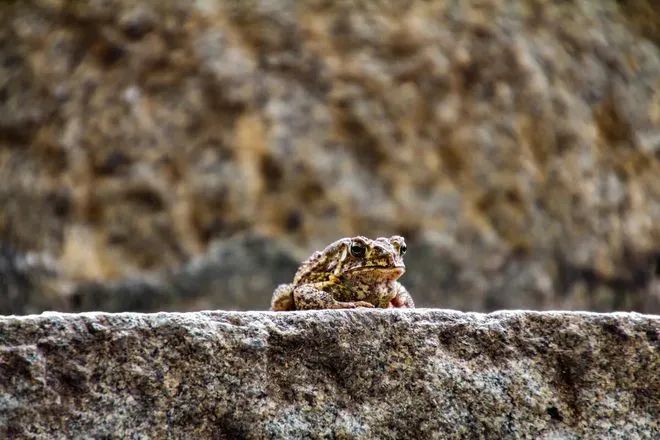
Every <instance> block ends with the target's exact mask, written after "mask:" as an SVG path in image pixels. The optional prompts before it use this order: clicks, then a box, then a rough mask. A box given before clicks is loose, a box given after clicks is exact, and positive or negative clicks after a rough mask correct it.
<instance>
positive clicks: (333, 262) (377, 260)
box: [271, 235, 415, 311]
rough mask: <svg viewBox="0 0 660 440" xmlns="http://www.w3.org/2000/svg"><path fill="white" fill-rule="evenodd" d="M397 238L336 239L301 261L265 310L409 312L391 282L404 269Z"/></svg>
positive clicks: (402, 291) (409, 303)
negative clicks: (363, 308)
mask: <svg viewBox="0 0 660 440" xmlns="http://www.w3.org/2000/svg"><path fill="white" fill-rule="evenodd" d="M405 251H406V243H405V240H404V239H403V237H401V236H398V235H395V236H392V237H390V238H385V237H379V238H377V239H375V240H371V239H369V238H366V237H362V236H359V237H352V238H342V239H340V240H337V241H335V242H334V243H332V244H330V245H328V246H327V247H326V248H325V249H324V250H322V251H321V252H315V253H314V254H313V255H312V256H310V257H309V258H308V259H307V261H305V262H304V263H303V264H302V265H301V266H300V268H299V269H298V271H297V272H296V275H295V276H294V278H293V283H291V284H281V285H280V286H278V287H277V289H275V292H273V299H272V301H271V310H274V311H286V310H311V309H350V308H355V307H378V308H391V307H401V308H412V307H415V304H414V302H413V300H412V297H411V296H410V294H409V293H408V291H407V290H406V288H405V287H403V286H402V285H401V283H399V282H398V281H397V279H398V278H399V277H401V275H403V274H404V272H405V270H406V266H405V264H404V263H403V254H404V253H405Z"/></svg>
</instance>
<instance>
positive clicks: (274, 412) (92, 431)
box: [0, 309, 660, 439]
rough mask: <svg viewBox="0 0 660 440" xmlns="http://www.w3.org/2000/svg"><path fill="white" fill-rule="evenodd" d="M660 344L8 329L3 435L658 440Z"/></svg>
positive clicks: (105, 318)
mask: <svg viewBox="0 0 660 440" xmlns="http://www.w3.org/2000/svg"><path fill="white" fill-rule="evenodd" d="M659 331H660V316H653V315H640V314H636V313H615V314H592V313H572V312H563V313H557V312H545V313H538V312H498V313H493V314H486V315H484V314H477V313H461V312H454V311H446V310H430V309H428V310H420V309H418V310H409V311H400V310H356V311H317V312H290V313H268V312H221V313H218V312H203V313H183V314H182V313H177V314H168V313H159V314H135V313H126V314H104V313H89V314H80V315H67V314H57V313H48V314H44V315H41V316H37V315H32V316H27V317H1V318H0V436H2V438H32V439H57V438H72V437H76V438H147V437H148V438H215V439H224V438H226V439H242V438H245V439H252V438H254V439H269V438H272V439H279V438H290V439H298V438H347V439H372V438H383V439H384V438H443V439H454V438H456V439H458V438H548V439H554V438H561V439H579V438H625V439H632V438H635V439H657V438H658V435H660V431H659V426H658V413H659V412H660V379H659V378H660V375H659V374H658V372H659V370H660V354H659V352H658V349H659V342H658V332H659Z"/></svg>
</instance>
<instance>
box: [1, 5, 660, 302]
mask: <svg viewBox="0 0 660 440" xmlns="http://www.w3.org/2000/svg"><path fill="white" fill-rule="evenodd" d="M654 3H655V2H653V1H641V0H638V1H630V2H617V1H606V0H604V1H587V0H572V1H564V2H545V1H528V0H520V1H507V2H498V1H460V2H456V1H443V0H436V1H394V0H393V1H378V2H373V1H342V2H324V1H320V0H308V1H301V2H296V1H230V0H226V1H221V0H217V1H214V0H201V1H195V2H190V1H187V0H151V1H140V2H135V1H133V0H109V1H86V2H72V1H63V0H49V1H44V0H21V1H3V2H0V313H11V312H16V313H26V312H30V311H33V312H34V311H41V310H44V309H58V310H83V309H85V308H87V309H99V308H106V307H108V308H109V309H111V310H135V307H136V304H138V305H139V306H140V307H144V308H147V309H148V310H159V309H162V308H169V309H178V310H184V309H199V308H203V307H218V306H222V307H227V308H265V307H266V306H267V304H268V299H269V298H268V297H269V294H270V290H271V289H272V287H273V285H274V284H275V283H276V282H279V281H281V280H282V278H283V277H284V275H283V273H282V272H281V267H280V266H279V265H278V264H279V263H278V261H285V262H286V264H287V266H286V267H287V268H288V267H289V265H288V264H289V263H290V262H294V263H295V262H297V261H300V260H302V259H304V258H305V257H307V256H308V255H309V254H310V253H311V252H312V251H314V250H317V249H319V248H321V247H323V246H324V245H326V244H327V243H329V242H331V241H333V240H335V239H337V238H339V237H342V236H347V235H353V234H358V233H359V234H364V235H368V236H372V237H374V236H377V235H381V234H383V235H392V234H395V233H399V234H402V235H404V236H406V237H407V239H408V241H409V249H410V252H409V255H408V257H407V258H408V267H409V273H408V274H407V275H406V278H404V282H405V283H406V284H407V285H408V287H409V288H410V290H411V291H412V292H413V294H415V296H416V299H417V302H418V303H419V304H423V305H434V306H443V307H452V308H463V309H469V310H493V309H498V308H519V307H524V308H537V309H589V310H601V311H609V310H637V311H646V312H654V313H657V312H659V311H660V281H659V280H658V276H657V271H658V268H659V267H660V264H658V261H659V259H660V222H658V221H657V219H658V218H660V177H659V176H660V160H659V153H660V131H659V130H658V127H659V126H660V86H659V85H658V78H659V77H660V55H659V54H660V50H659V44H660V37H659V34H658V27H657V23H659V22H660V16H659V15H658V14H659V12H658V11H659V9H658V8H657V7H654ZM245 237H247V238H245ZM255 237H256V238H255ZM241 240H247V241H248V242H251V240H252V242H254V240H257V242H259V243H261V244H260V246H261V251H263V253H265V254H268V255H276V254H277V255H282V256H283V257H282V258H283V260H277V261H275V262H271V260H268V262H266V263H264V264H262V265H261V266H260V265H259V264H258V263H260V262H263V261H262V259H260V257H259V256H258V255H259V252H260V250H259V249H255V248H246V249H241V248H239V247H237V245H236V243H237V242H240V241H241ZM216 251H218V252H220V254H221V255H225V258H224V259H223V260H222V261H221V262H220V263H218V264H219V265H218V266H217V271H216V272H215V274H212V276H210V277H208V276H207V277H202V278H199V279H198V278H195V279H192V280H191V278H190V277H188V275H187V274H188V273H189V272H188V271H187V270H188V268H189V267H190V266H189V265H190V264H192V263H191V262H195V261H200V260H199V259H204V258H205V256H208V258H209V261H210V262H211V263H212V264H215V263H216V262H217V260H216V259H214V258H215V256H216V255H218V254H217V253H216ZM255 252H257V253H255ZM228 261H229V262H230V264H233V265H234V266H235V267H236V266H240V267H245V268H246V270H245V271H244V273H245V274H246V275H245V276H243V277H238V276H237V277H235V278H234V280H235V281H233V282H235V283H237V284H236V285H238V286H239V287H238V288H233V289H228V288H227V289H225V288H224V287H223V286H225V285H226V283H225V282H224V277H223V275H222V274H223V273H225V272H226V271H225V272H223V270H224V269H223V267H225V266H224V265H225V264H226V263H227V262H228ZM202 264H206V263H202ZM294 269H295V268H294ZM206 273H207V274H208V273H210V272H206ZM256 273H258V274H259V276H260V277H261V278H260V280H259V281H258V282H257V283H256V284H253V283H252V281H251V279H250V276H252V275H253V274H256ZM292 274H293V270H292V271H291V272H290V273H288V275H287V277H290V276H291V275H292ZM173 279H174V280H179V279H183V280H185V281H186V283H188V284H186V285H187V286H192V285H195V286H196V288H174V289H172V288H169V287H168V288H169V290H167V289H166V290H158V292H157V297H158V298H160V299H161V301H159V302H158V304H157V306H155V307H151V306H148V304H150V303H149V301H150V297H149V296H145V295H142V296H140V295H139V294H133V293H130V292H138V291H140V292H146V291H152V292H153V289H151V290H150V288H149V286H153V285H154V284H156V285H165V286H171V284H172V283H171V280H173ZM208 280H220V281H213V283H215V284H209V281H208ZM89 283H93V284H92V286H91V287H90V285H89ZM175 284H176V283H175ZM126 286H129V287H126ZM135 286H137V287H135ZM145 286H146V287H145ZM98 289H101V290H103V291H104V292H118V293H117V298H129V301H128V302H121V301H120V300H119V299H117V300H107V298H108V296H107V295H106V296H102V298H97V297H95V296H94V295H92V296H89V295H88V294H87V292H90V291H98ZM122 289H124V290H122ZM126 289H128V290H126ZM127 292H129V293H127ZM190 292H213V293H212V294H208V295H203V294H201V293H200V294H196V296H195V295H192V296H190V295H189V293H190ZM237 292H241V293H240V295H242V296H241V297H240V298H236V300H235V301H229V300H228V299H227V298H233V296H232V295H237ZM138 308H139V307H138Z"/></svg>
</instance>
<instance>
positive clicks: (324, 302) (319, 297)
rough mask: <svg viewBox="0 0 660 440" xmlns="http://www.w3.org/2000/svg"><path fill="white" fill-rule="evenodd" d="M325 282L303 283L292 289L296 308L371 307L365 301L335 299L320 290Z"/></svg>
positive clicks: (371, 305)
mask: <svg viewBox="0 0 660 440" xmlns="http://www.w3.org/2000/svg"><path fill="white" fill-rule="evenodd" d="M324 284H325V283H317V284H303V285H302V286H298V287H296V288H295V289H294V290H293V300H294V302H295V308H296V310H315V309H354V308H357V307H373V304H371V303H369V302H366V301H350V302H344V301H337V300H336V299H334V298H333V296H332V295H330V294H329V293H328V292H326V291H324V290H321V289H320V288H319V287H323V285H324Z"/></svg>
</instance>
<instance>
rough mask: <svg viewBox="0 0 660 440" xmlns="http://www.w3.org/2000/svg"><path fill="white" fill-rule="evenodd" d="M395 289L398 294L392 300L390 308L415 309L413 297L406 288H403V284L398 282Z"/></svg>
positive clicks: (395, 283)
mask: <svg viewBox="0 0 660 440" xmlns="http://www.w3.org/2000/svg"><path fill="white" fill-rule="evenodd" d="M394 289H395V291H396V294H395V295H394V298H392V299H391V300H390V305H389V307H396V308H408V309H414V308H415V303H414V302H413V299H412V296H410V294H409V293H408V290H406V288H405V287H403V284H401V283H399V282H398V281H395V282H394Z"/></svg>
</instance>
